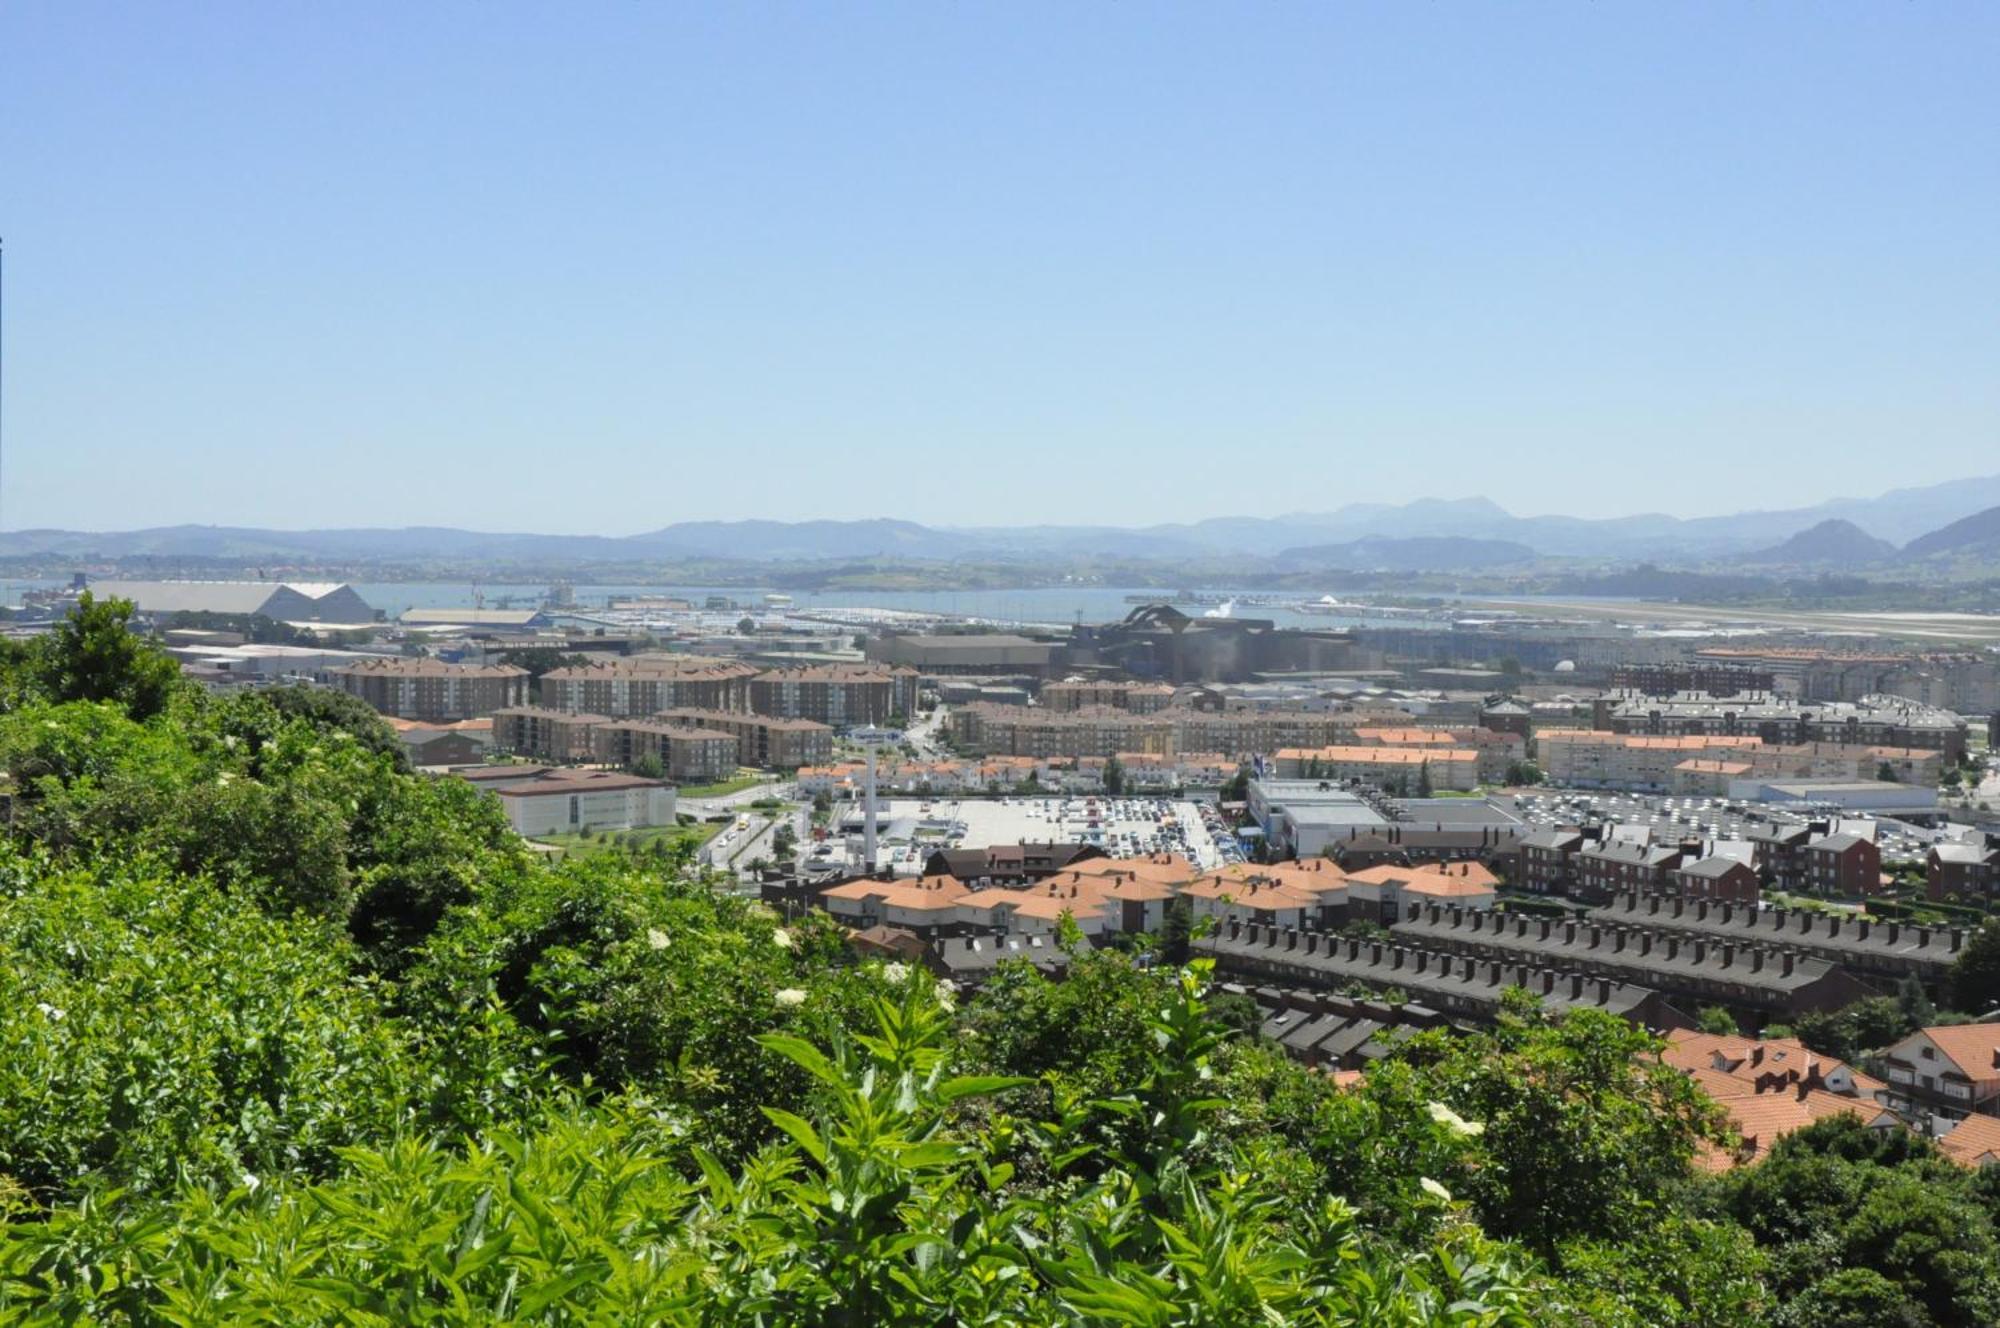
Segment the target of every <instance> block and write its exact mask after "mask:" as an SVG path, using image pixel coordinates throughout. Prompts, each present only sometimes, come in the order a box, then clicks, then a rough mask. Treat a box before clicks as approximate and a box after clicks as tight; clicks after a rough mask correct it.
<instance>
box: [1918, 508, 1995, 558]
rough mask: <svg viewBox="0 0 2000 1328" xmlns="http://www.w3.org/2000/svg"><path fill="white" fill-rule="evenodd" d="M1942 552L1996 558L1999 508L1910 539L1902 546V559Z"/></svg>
mask: <svg viewBox="0 0 2000 1328" xmlns="http://www.w3.org/2000/svg"><path fill="white" fill-rule="evenodd" d="M1945 555H1949V556H1952V557H1967V556H1970V557H1996V558H2000V507H1989V508H1987V509H1986V510H1985V511H1983V512H1974V513H1973V514H1972V515H1971V516H1968V517H1964V518H1962V519H1961V520H1958V521H1954V522H1952V523H1951V524H1950V525H1948V526H1945V527H1944V528H1942V529H1940V530H1933V531H1932V532H1931V533H1930V534H1928V535H1924V536H1921V537H1919V538H1917V539H1913V540H1911V541H1910V542H1909V543H1908V544H1907V545H1905V546H1904V548H1903V556H1904V557H1905V558H1935V557H1941V556H1945Z"/></svg>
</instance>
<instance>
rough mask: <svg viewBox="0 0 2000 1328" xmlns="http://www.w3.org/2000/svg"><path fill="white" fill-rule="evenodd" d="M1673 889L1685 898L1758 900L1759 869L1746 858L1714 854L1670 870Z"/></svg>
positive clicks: (1749, 902)
mask: <svg viewBox="0 0 2000 1328" xmlns="http://www.w3.org/2000/svg"><path fill="white" fill-rule="evenodd" d="M1668 880H1669V881H1670V882H1671V890H1672V893H1674V894H1676V895H1678V896H1679V897H1681V898H1682V899H1702V900H1719V901H1721V902H1723V903H1729V904H1754V903H1756V902H1757V895H1758V889H1759V887H1758V883H1757V869H1756V868H1755V867H1753V866H1751V865H1750V864H1749V863H1748V862H1746V861H1744V860H1743V859H1742V858H1732V857H1725V856H1723V855H1721V854H1719V853H1718V854H1711V855H1710V856H1708V857H1705V858H1697V859H1695V860H1694V861H1692V862H1685V861H1684V862H1682V864H1681V865H1680V866H1678V867H1676V868H1674V870H1673V871H1672V872H1671V873H1670V874H1669V876H1668Z"/></svg>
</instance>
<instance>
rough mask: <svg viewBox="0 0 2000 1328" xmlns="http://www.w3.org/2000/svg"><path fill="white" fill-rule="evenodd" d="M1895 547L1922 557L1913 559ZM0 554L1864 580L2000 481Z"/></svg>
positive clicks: (254, 534)
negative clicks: (1095, 519) (1736, 571)
mask: <svg viewBox="0 0 2000 1328" xmlns="http://www.w3.org/2000/svg"><path fill="white" fill-rule="evenodd" d="M1898 545H1907V548H1905V549H1904V550H1903V552H1902V553H1901V554H1898V553H1897V552H1896V547H1895V546H1898ZM0 556H11V557H33V556H58V557H72V558H79V559H92V558H100V559H134V558H146V557H153V558H160V559H167V560H171V559H217V560H238V561H242V560H258V559H266V560H270V561H276V562H329V563H362V562H411V561H426V560H450V561H459V562H472V561H481V560H485V561H492V562H517V563H518V562H526V561H535V562H542V563H562V562H574V563H591V562H627V563H629V562H637V561H656V560H657V561H665V560H687V559H713V560H721V561H741V562H770V561H814V560H824V559H868V558H905V559H928V560H939V561H957V560H966V559H974V558H983V559H995V560H1029V559H1033V560H1051V559H1061V558H1083V557H1118V558H1132V559H1150V560H1165V561H1171V560H1175V559H1196V558H1218V557H1230V556H1240V557H1249V558H1256V559H1259V560H1269V561H1271V562H1273V563H1275V564H1277V565H1279V566H1283V567H1295V568H1299V569H1303V570H1310V569H1315V568H1322V567H1323V568H1341V569H1347V570H1371V569H1379V570H1407V571H1430V570H1451V569H1474V568H1490V567H1501V566H1507V565H1510V564H1516V563H1525V562H1529V561H1532V560H1535V559H1538V558H1584V559H1600V560H1601V559H1615V560H1625V561H1655V562H1661V563H1669V564H1679V565H1687V564H1690V563H1699V562H1703V561H1717V560H1726V561H1733V562H1737V563H1739V564H1746V565H1749V564H1771V565H1791V566H1802V565H1819V566H1828V567H1859V566H1867V565H1872V564H1876V563H1885V562H1889V561H1892V560H1896V559H1899V558H1932V557H1946V556H1949V557H1952V558H1964V557H1986V556H1996V557H2000V475H1991V476H1985V477H1982V478H1977V479H1967V480H1959V481H1954V482H1952V483H1949V484H1936V485H1930V486H1927V487H1924V488H1915V489H1897V490H1893V491H1891V492H1889V493H1885V494H1883V495H1881V496H1880V497H1876V498H1848V499H1837V500H1835V501H1832V502H1825V503H1818V504H1815V505H1813V506H1811V507H1799V508H1788V509H1782V510H1775V511H1761V512H1742V513H1738V514H1735V515H1731V516H1714V517H1695V518H1689V519H1683V518H1678V517H1671V516H1663V515H1647V516H1629V517H1604V518H1592V517H1576V516H1536V517H1519V516H1515V515H1513V514H1512V513H1510V512H1508V511H1507V510H1506V509H1504V508H1502V507H1500V506H1499V505H1498V504H1496V503H1494V502H1491V501H1489V500H1487V499H1484V498H1463V499H1456V500H1444V499H1435V498H1426V499H1420V500H1418V501H1416V502H1412V503H1406V504H1402V505H1400V506H1397V505H1391V504H1384V503H1350V504H1348V505H1347V506H1344V507H1341V508H1338V509H1336V510H1334V511H1331V512H1326V513H1318V514H1299V513H1295V514H1290V515H1284V516H1272V517H1215V518H1212V519H1209V520H1206V521H1197V522H1191V523H1184V524H1172V525H1155V526H1144V527H1138V528H1131V529H1127V528H1119V527H1112V526H1020V527H986V528H961V529H953V528H944V527H937V526H927V525H921V524H918V523H916V522H913V521H900V520H890V519H875V520H859V521H796V522H792V521H685V522H678V523H676V524H674V525H670V526H666V527H663V528H662V529H659V530H655V531H649V532H647V533H645V534H640V535H626V536H609V535H534V534H506V533H488V532H479V531H469V530H457V529H452V528H448V527H436V526H416V527H406V528H401V529H336V530H303V531H281V530H263V529H255V528H248V527H229V526H166V527H160V528H156V529H150V530H136V531H126V532H120V533H89V532H80V531H66V530H20V531H9V532H5V533H0Z"/></svg>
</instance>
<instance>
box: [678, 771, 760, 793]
mask: <svg viewBox="0 0 2000 1328" xmlns="http://www.w3.org/2000/svg"><path fill="white" fill-rule="evenodd" d="M768 778H769V776H767V775H761V774H759V773H757V772H756V771H754V770H742V771H738V772H737V773H736V774H735V775H734V776H732V777H731V778H729V779H723V780H717V781H716V782H715V783H713V784H683V785H681V786H680V789H679V796H681V797H683V798H726V797H728V796H729V795H730V794H732V793H741V792H742V791H743V790H744V789H752V788H756V787H757V786H758V785H759V784H762V783H763V782H764V781H765V780H766V779H768Z"/></svg>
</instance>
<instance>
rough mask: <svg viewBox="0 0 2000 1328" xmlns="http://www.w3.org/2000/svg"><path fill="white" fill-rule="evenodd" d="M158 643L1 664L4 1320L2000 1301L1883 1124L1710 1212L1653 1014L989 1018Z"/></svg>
mask: <svg viewBox="0 0 2000 1328" xmlns="http://www.w3.org/2000/svg"><path fill="white" fill-rule="evenodd" d="M128 647H129V648H128ZM159 663H160V661H159V657H158V656H156V655H154V654H152V653H151V652H150V651H149V650H147V649H145V648H143V647H142V646H140V645H138V644H137V643H135V642H131V641H130V640H129V638H128V634H127V633H126V631H125V626H124V621H123V613H122V607H121V606H118V605H89V606H87V607H86V608H85V609H84V610H83V611H82V612H80V613H79V615H78V617H77V619H76V620H74V622H73V623H72V624H71V626H70V627H69V628H68V629H67V630H66V631H65V633H63V634H62V635H60V636H58V637H56V638H53V639H52V640H51V641H50V642H49V643H47V644H46V645H42V646H37V647H35V648H33V649H30V650H15V651H14V652H12V653H11V654H10V655H8V656H7V658H6V659H5V661H4V671H0V694H4V698H5V702H4V705H5V711H4V714H0V763H3V764H4V768H5V770H6V772H7V774H8V776H9V777H10V781H11V784H10V788H9V790H8V791H9V794H10V798H11V802H10V809H11V821H10V825H11V832H10V834H9V836H8V839H7V842H6V843H5V844H4V845H0V959H3V960H4V962H0V1219H4V1226H0V1322H35V1323H39V1322H48V1323H130V1324H149V1325H150V1324H197V1323H199V1324H228V1323H244V1324H249V1323H260V1324H262V1323H285V1324H381V1325H389V1324H398V1325H400V1324H422V1323H434V1324H465V1325H471V1324H494V1323H538V1324H577V1325H583V1324H604V1325H612V1324H617V1325H625V1324H649V1323H657V1324H687V1325H723V1324H764V1325H800V1326H803V1325H856V1326H857V1328H859V1326H860V1325H878V1324H910V1325H918V1324H921V1325H958V1324H1010V1325H1011V1324H1026V1325H1078V1324H1099V1323H1103V1324H1131V1325H1157V1326H1160V1328H1165V1326H1167V1325H1216V1326H1217V1328H1221V1326H1223V1325H1229V1326H1230V1328H1235V1326H1236V1325H1246V1324H1279V1323H1296V1324H1306V1325H1313V1324H1325V1325H1336V1324H1343V1325H1344V1324H1368V1325H1391V1324H1419V1323H1423V1324H1429V1323H1438V1324H1463V1325H1500V1324H1512V1325H1527V1324H1568V1325H1576V1326H1577V1328H1585V1326H1586V1325H1588V1326H1591V1328H1612V1326H1618V1328H1638V1326H1639V1325H1654V1324H1669V1325H1674V1324H1678V1325H1725V1324H1758V1323H1780V1324H1784V1325H1791V1326H1793V1328H1828V1326H1830V1325H1836V1324H1864V1323H1866V1324H1878V1323H1879V1324H1912V1325H1959V1324H1973V1323H1985V1322H1992V1321H1993V1320H1994V1318H1995V1316H1996V1312H2000V1311H1996V1306H2000V1301H1996V1289H1995V1270H1996V1267H1997V1266H2000V1264H1996V1255H1995V1236H1994V1231H1993V1227H1992V1213H1993V1211H1994V1202H1993V1199H1994V1195H1995V1193H1996V1190H2000V1187H1995V1186H1993V1185H1992V1184H1991V1183H1990V1182H1989V1181H1988V1180H1987V1178H1986V1177H1985V1176H1983V1175H1980V1174H1976V1173H1972V1172H1968V1171H1964V1170H1962V1169H1959V1168H1956V1167H1954V1166H1951V1165H1949V1164H1947V1163H1945V1162H1943V1161H1942V1160H1940V1158H1939V1157H1938V1155H1937V1154H1936V1152H1935V1150H1934V1149H1932V1148H1931V1147H1929V1146H1928V1145H1925V1144H1922V1143H1920V1142H1917V1141H1914V1140H1908V1139H1902V1138H1900V1137H1896V1136H1887V1137H1884V1136H1879V1135H1868V1134H1866V1133H1865V1132H1861V1131H1858V1130H1855V1129H1853V1128H1851V1127H1847V1126H1843V1125H1840V1124H1839V1123H1835V1124H1833V1125H1823V1126H1820V1127H1816V1128H1815V1129H1814V1130H1811V1131H1807V1132H1805V1133H1804V1134H1801V1135H1798V1136H1795V1137H1794V1138H1793V1139H1792V1140H1788V1141H1787V1142H1786V1143H1785V1144H1783V1145H1781V1146H1780V1147H1779V1148H1778V1149H1777V1150H1776V1151H1775V1152H1774V1154H1773V1156H1772V1157H1771V1158H1770V1160H1768V1161H1766V1162H1764V1163H1762V1164H1760V1165H1758V1166H1756V1167H1753V1168H1749V1169H1747V1170H1746V1171H1744V1172H1741V1173H1739V1174H1736V1175H1734V1176H1731V1177H1729V1178H1726V1179H1724V1180H1721V1181H1711V1180H1705V1179H1703V1178H1701V1177H1700V1176H1699V1175H1698V1174H1697V1173H1696V1172H1694V1171H1693V1170H1692V1169H1691V1167H1690V1159H1691V1157H1692V1156H1693V1154H1694V1152H1695V1149H1696V1148H1697V1145H1698V1144H1699V1142H1700V1141H1701V1140H1702V1139H1703V1138H1704V1137H1705V1136H1707V1135H1709V1134H1710V1133H1711V1132H1712V1130H1713V1128H1714V1120H1713V1116H1712V1109H1711V1108H1709V1107H1708V1106H1707V1105H1706V1103H1705V1102H1704V1100H1703V1099H1701V1098H1700V1097H1699V1096H1698V1095H1697V1094H1696V1093H1695V1091H1694V1089H1693V1087H1692V1085H1691V1084H1690V1082H1689V1080H1688V1079H1687V1078H1686V1077H1685V1076H1683V1075H1681V1074H1679V1073H1678V1072H1674V1071H1671V1070H1668V1069H1666V1068H1663V1067H1662V1066H1661V1065H1660V1064H1659V1062H1658V1059H1657V1057H1656V1055H1655V1054H1654V1053H1655V1051H1656V1044H1654V1043H1653V1042H1652V1040H1651V1039H1650V1038H1649V1037H1648V1036H1647V1035H1646V1034H1645V1033H1644V1032H1643V1031H1641V1030H1638V1029H1635V1028H1633V1027H1632V1026H1630V1025H1628V1024H1626V1023H1624V1022H1622V1021H1620V1020H1618V1019H1615V1018H1613V1017H1610V1016H1606V1015H1599V1014H1596V1013H1594V1012H1587V1011H1586V1012H1579V1013H1576V1014H1573V1015H1571V1016H1569V1017H1567V1018H1564V1019H1561V1020H1554V1019H1551V1018H1549V1017H1547V1016H1546V1015H1545V1014H1544V1013H1543V1012H1542V1011H1541V1010H1540V1009H1538V1008H1537V1007H1536V1006H1535V1005H1534V1003H1533V1002H1532V1001H1529V1000H1527V999H1525V998H1522V999H1519V1000H1515V1001H1511V1002H1510V1004H1509V1007H1508V1012H1507V1014H1506V1017H1505V1018H1503V1019H1502V1021H1501V1022H1500V1024H1499V1026H1498V1027H1497V1028H1496V1029H1494V1030H1493V1031H1492V1032H1490V1033H1488V1034H1484V1035H1478V1036H1472V1035H1462V1034H1450V1033H1445V1032H1434V1033H1427V1034H1424V1035H1421V1036H1419V1037H1416V1038H1414V1039H1412V1040H1410V1041H1409V1042H1408V1043H1406V1044H1405V1045H1403V1046H1402V1047H1401V1048H1400V1049H1399V1050H1398V1051H1397V1052H1396V1053H1395V1054H1394V1055H1393V1056H1391V1057H1388V1058H1386V1059H1385V1060H1384V1061H1383V1062H1382V1063H1380V1064H1378V1065H1377V1066H1376V1067H1375V1068H1374V1069H1373V1070H1372V1071H1371V1072H1370V1073H1369V1074H1368V1075H1367V1076H1366V1078H1365V1079H1364V1080H1363V1081H1362V1082H1361V1083H1360V1084H1358V1085H1355V1086H1353V1087H1349V1088H1337V1087H1336V1086H1335V1085H1334V1083H1333V1081H1332V1080H1331V1079H1330V1078H1329V1077H1327V1076H1325V1075H1323V1074H1320V1073H1318V1072H1315V1071H1311V1070H1307V1069H1305V1068H1303V1067H1301V1066H1299V1065H1298V1064H1296V1063H1295V1062H1293V1061H1291V1060H1289V1059H1287V1058H1286V1057H1285V1056H1284V1054H1283V1053H1282V1052H1281V1051H1280V1050H1279V1049H1278V1048H1277V1047H1276V1046H1275V1045H1274V1044H1272V1043H1269V1042H1266V1041H1263V1040H1261V1039H1260V1038H1258V1037H1257V1036H1256V1033H1255V1022H1256V1021H1255V1010H1254V1007H1252V1006H1250V1005H1249V1004H1248V1003H1247V1002H1246V1001H1244V1000H1243V999H1242V998H1241V997H1240V996H1232V995H1230V994H1228V993H1225V992H1219V991H1216V990H1214V989H1213V988H1212V985H1211V977H1212V975H1211V974H1210V973H1209V972H1208V971H1207V970H1206V967H1205V965H1204V964H1203V963H1202V962H1200V961H1199V960H1197V959H1192V958H1191V957H1190V956H1189V954H1188V949H1189V947H1188V932H1189V926H1188V919H1187V918H1186V917H1185V916H1184V915H1182V914H1177V915H1176V921H1175V927H1174V931H1175V935H1173V936H1170V937H1165V938H1162V943H1161V944H1159V945H1156V946H1150V947H1141V948H1140V949H1139V950H1137V951H1135V952H1129V953H1128V952H1124V951H1120V950H1103V951H1098V952H1090V951H1089V950H1088V949H1087V948H1085V947H1082V946H1081V945H1080V944H1078V945H1077V948H1076V949H1075V953H1074V955H1073V962H1072V965H1071V972H1070V974H1069V976H1068V977H1067V979H1066V980H1064V981H1060V982H1054V981H1050V980H1047V979H1045V978H1044V977H1042V976H1040V975H1039V974H1037V973H1036V972H1035V971H1034V970H1032V969H1030V968H1028V967H1026V966H1024V965H1011V966H1009V965H1003V966H1002V968H1001V969H1000V971H999V972H998V973H997V974H996V975H995V977H994V978H993V980H992V981H991V982H990V983H989V984H987V986H986V987H985V988H984V989H983V990H982V991H981V992H980V993H979V994H978V995H977V996H975V997H972V998H970V999H966V1000H964V1001H963V1003H961V1002H960V1000H959V999H958V998H957V997H956V996H955V994H954V993H953V992H952V991H951V989H949V988H947V987H944V986H942V985H940V984H938V983H937V982H935V981H934V980H933V979H932V977H931V976H930V975H929V974H928V973H927V972H926V971H924V970H923V969H921V968H916V967H911V966H906V965H902V964H895V963H882V962H880V961H873V960H863V959H861V958H859V957H858V956H856V955H855V954H853V953H852V952H851V951H850V950H849V949H848V947H847V945H846V942H845V940H844V939H843V938H842V937H841V935H840V934H839V933H838V932H837V931H836V930H835V929H834V928H832V927H831V926H830V925H828V924H826V923H825V922H824V920H805V921H800V922H795V923H790V924H784V923H781V922H780V920H779V919H777V918H775V917H774V916H772V915H771V914H770V913H769V912H767V911H766V910H764V909H762V908H761V907H759V906H757V905H755V904H753V903H750V902H747V901H745V900H742V899H740V898H736V897H733V896H731V895H729V894H727V893H724V892H722V891H720V890H719V889H717V888H715V887H714V886H713V885H712V883H711V882H709V881H708V880H705V879H703V878H702V877H701V876H700V875H699V874H698V873H695V872H693V871H692V870H691V869H690V868H689V866H688V864H687V861H686V859H685V858H680V859H666V860H663V859H661V858H658V857H655V856H653V855H640V854H632V853H626V852H622V851H608V852H604V853H600V854H595V855H592V856H590V857H588V858H587V859H585V858H577V859H572V860H569V861H563V862H556V863H550V862H546V861H542V860H539V859H536V858H533V857H531V856H530V855H528V854H527V853H525V852H524V851H523V850H522V848H521V846H520V844H519V843H518V841H516V840H515V838H514V837H513V836H512V835H510V834H509V833H507V831H506V828H505V826H504V823H503V822H502V821H501V820H500V818H499V817H498V815H497V813H496V812H495V811H494V810H493V809H492V807H491V806H490V805H489V804H488V802H487V801H485V800H484V799H483V798H482V797H481V796H480V795H478V794H476V793H475V792H473V791H472V790H471V789H470V788H469V787H468V786H466V785H464V784H463V783H462V782H454V781H434V780H429V779H425V778H422V777H419V776H415V775H412V774H410V773H408V772H407V771H406V770H405V769H404V768H403V767H402V766H401V764H400V760H399V758H398V756H397V754H396V752H395V750H394V744H393V743H392V742H391V743H386V744H385V743H383V742H382V741H381V740H380V738H381V735H380V733H379V732H378V731H377V730H378V729H379V725H377V724H376V723H375V722H374V721H373V720H372V718H371V717H370V716H368V715H367V714H366V713H365V712H362V713H357V712H356V711H354V710H353V709H352V708H351V707H347V706H345V705H343V704H341V703H338V702H329V701H327V700H326V699H325V698H324V697H322V696H319V695H317V694H313V693H303V692H289V691H275V692H265V693H260V694H253V695H249V696H244V697H232V698H228V699H216V698H211V697H208V696H205V695H202V694H200V693H198V692H195V691H192V690H189V689H186V688H184V687H182V686H181V685H180V684H179V683H178V681H176V680H175V679H173V678H172V676H171V674H170V673H165V672H163V671H162V670H161V669H160V668H159ZM1908 1014H1909V1011H1907V1010H1905V1009H1903V1008H1902V1007H1901V1006H1900V1005H1899V1006H1898V1008H1897V1010H1896V1015H1897V1017H1898V1018H1907V1017H1908ZM1886 1015H1887V1012H1886V1011H1884V1010H1878V1009H1873V1008H1871V1009H1868V1010H1860V1011H1855V1012H1853V1017H1852V1019H1851V1020H1849V1021H1848V1024H1847V1025H1841V1026H1840V1027H1839V1028H1835V1026H1834V1024H1832V1023H1829V1029H1833V1030H1834V1031H1835V1032H1842V1031H1843V1030H1845V1031H1848V1032H1851V1033H1852V1035H1853V1036H1854V1037H1855V1038H1858V1039H1864V1040H1865V1039H1872V1038H1875V1037H1877V1036H1879V1034H1880V1030H1881V1028H1883V1027H1885V1026H1886V1022H1885V1020H1886ZM1826 1031H1827V1030H1815V1035H1816V1036H1818V1035H1819V1034H1820V1033H1823V1032H1826Z"/></svg>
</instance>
